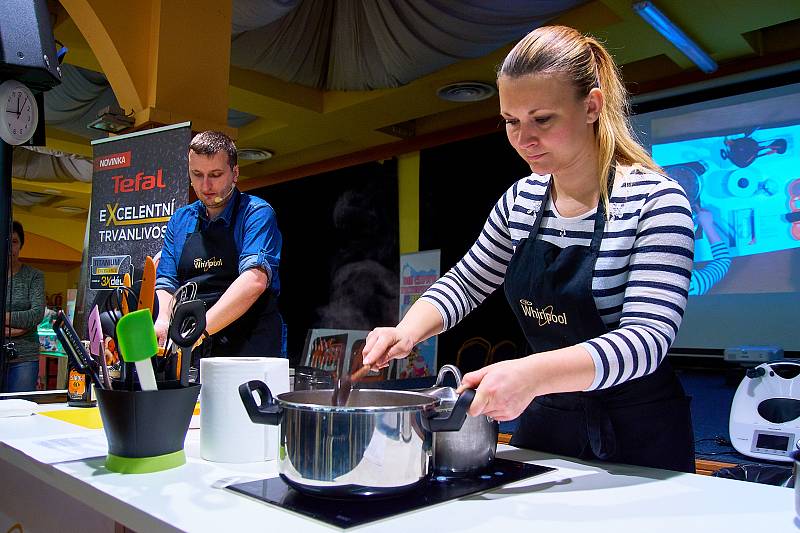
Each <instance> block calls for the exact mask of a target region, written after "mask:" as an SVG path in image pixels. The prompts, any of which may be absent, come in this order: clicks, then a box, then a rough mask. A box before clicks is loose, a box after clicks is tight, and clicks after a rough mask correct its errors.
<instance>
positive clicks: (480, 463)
mask: <svg viewBox="0 0 800 533" xmlns="http://www.w3.org/2000/svg"><path fill="white" fill-rule="evenodd" d="M447 374H452V375H453V378H454V379H455V388H454V387H448V386H445V385H444V378H445V376H446V375H447ZM460 386H461V371H460V370H459V369H458V367H456V366H453V365H444V366H442V368H441V370H439V375H438V376H436V385H435V386H434V387H433V388H430V389H420V390H419V392H421V393H423V394H427V395H429V396H433V397H434V398H438V399H439V400H440V401H441V403H440V404H439V410H440V411H442V412H447V411H448V410H449V409H452V408H453V407H454V406H455V405H456V403H457V401H458V398H459V395H458V394H456V389H457V388H458V387H460ZM499 429H500V427H499V424H498V423H497V421H496V420H494V419H492V418H490V417H488V416H486V415H478V416H467V418H466V420H465V421H464V424H463V425H462V426H461V429H460V430H458V431H447V432H442V433H436V434H434V436H433V465H434V468H435V470H436V472H437V474H442V475H446V476H466V475H470V474H472V473H473V472H476V471H478V470H481V469H483V468H485V467H487V466H488V465H489V463H491V462H492V461H493V460H494V457H495V453H496V452H497V435H498V433H499Z"/></svg>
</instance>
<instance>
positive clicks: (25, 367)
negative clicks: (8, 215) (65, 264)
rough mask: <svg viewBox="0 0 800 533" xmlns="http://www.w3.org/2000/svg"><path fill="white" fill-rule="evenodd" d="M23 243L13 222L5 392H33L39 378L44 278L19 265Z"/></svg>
mask: <svg viewBox="0 0 800 533" xmlns="http://www.w3.org/2000/svg"><path fill="white" fill-rule="evenodd" d="M24 244H25V231H24V230H23V229H22V224H20V223H19V222H17V221H16V220H15V221H14V222H13V224H12V228H11V258H10V261H9V282H8V296H7V298H6V310H7V311H6V320H5V323H6V335H5V337H6V338H7V339H8V341H10V342H13V343H14V352H15V356H14V357H13V358H11V359H9V361H8V373H7V378H6V389H7V392H24V391H32V390H36V381H37V379H38V377H39V334H38V331H37V326H38V325H39V323H40V322H41V321H42V318H44V301H45V299H44V275H43V274H42V272H41V270H37V269H35V268H32V267H30V266H28V265H25V264H23V263H22V262H20V260H19V252H20V250H21V249H22V246H23V245H24Z"/></svg>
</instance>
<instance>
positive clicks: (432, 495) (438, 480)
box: [227, 459, 555, 529]
mask: <svg viewBox="0 0 800 533" xmlns="http://www.w3.org/2000/svg"><path fill="white" fill-rule="evenodd" d="M551 470H555V469H554V468H549V467H546V466H539V465H532V464H528V463H520V462H518V461H509V460H507V459H495V460H494V461H493V462H492V464H490V465H489V467H487V468H486V469H484V470H482V471H480V472H477V473H475V474H474V475H471V476H469V477H444V476H434V477H431V478H429V479H427V480H425V481H423V482H422V483H421V484H420V485H418V486H417V487H415V488H414V489H413V490H411V491H409V492H405V493H403V494H401V495H398V496H394V497H390V498H381V499H380V502H381V505H364V500H363V499H361V500H334V499H327V498H316V497H314V496H307V495H305V494H301V493H299V492H297V491H296V490H294V489H292V488H291V487H289V486H288V485H287V484H286V483H285V482H284V481H283V480H282V479H281V478H279V477H276V478H270V479H262V480H259V481H250V482H247V483H239V484H236V485H229V486H228V487H227V488H228V489H230V490H232V491H234V492H238V493H241V494H244V495H246V496H251V497H253V498H257V499H259V500H261V501H264V502H266V503H268V504H271V505H275V506H277V507H280V508H282V509H287V510H289V511H294V512H295V513H300V514H301V515H304V516H307V517H309V518H314V519H316V520H320V521H322V522H325V523H327V524H330V525H333V526H337V527H340V528H344V529H346V528H349V527H353V526H360V525H363V524H366V523H369V522H373V521H375V520H380V519H382V518H388V517H390V516H395V515H399V514H402V513H407V512H408V511H413V510H414V509H420V508H422V507H427V506H429V505H434V504H437V503H442V502H446V501H448V500H455V499H456V498H461V497H463V496H467V495H470V494H475V493H478V492H484V491H487V490H490V489H494V488H497V487H500V486H501V485H506V484H508V483H513V482H514V481H519V480H521V479H526V478H529V477H533V476H538V475H540V474H544V473H545V472H550V471H551Z"/></svg>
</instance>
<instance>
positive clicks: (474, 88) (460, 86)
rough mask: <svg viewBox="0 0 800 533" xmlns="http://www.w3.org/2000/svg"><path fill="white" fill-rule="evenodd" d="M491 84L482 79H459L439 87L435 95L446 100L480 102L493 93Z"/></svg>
mask: <svg viewBox="0 0 800 533" xmlns="http://www.w3.org/2000/svg"><path fill="white" fill-rule="evenodd" d="M496 92H497V90H495V88H494V86H493V85H490V84H488V83H484V82H482V81H459V82H456V83H451V84H449V85H445V86H444V87H439V89H438V90H437V91H436V96H438V97H439V98H441V99H442V100H447V101H448V102H460V103H464V102H480V101H481V100H486V99H487V98H491V97H492V96H494V95H495V93H496Z"/></svg>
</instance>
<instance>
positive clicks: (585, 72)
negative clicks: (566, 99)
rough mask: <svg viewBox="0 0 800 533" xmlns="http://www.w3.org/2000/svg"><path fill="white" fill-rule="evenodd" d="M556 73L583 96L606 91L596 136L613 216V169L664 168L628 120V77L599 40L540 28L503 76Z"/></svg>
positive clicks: (603, 193) (603, 190) (512, 55)
mask: <svg viewBox="0 0 800 533" xmlns="http://www.w3.org/2000/svg"><path fill="white" fill-rule="evenodd" d="M556 73H558V74H561V75H563V76H565V77H566V79H568V80H570V82H571V83H572V84H573V85H574V86H575V88H576V89H577V92H578V94H579V95H580V97H585V96H586V95H588V94H589V91H591V90H592V89H593V88H595V87H597V88H599V89H600V90H601V91H602V92H603V97H604V103H603V108H602V109H601V111H600V115H599V117H598V119H597V121H596V122H595V124H594V128H595V130H594V131H595V138H596V139H597V147H598V169H599V176H598V177H597V179H598V183H599V185H600V197H601V198H602V201H603V204H604V205H605V207H606V216H609V215H608V213H609V212H610V210H609V195H608V175H609V172H610V170H611V167H612V165H615V164H622V165H633V164H637V163H638V164H640V165H642V166H644V167H646V168H650V169H652V170H655V171H657V172H661V169H660V168H659V166H658V165H657V164H656V163H655V162H654V161H653V159H652V157H650V154H648V153H647V150H645V149H644V148H643V147H642V146H641V144H639V142H638V141H637V139H636V135H635V134H634V132H633V129H632V128H631V125H630V121H629V119H628V117H629V115H630V104H629V101H628V93H627V90H626V89H625V85H624V84H623V83H622V76H621V75H620V73H619V69H618V68H617V65H616V64H615V63H614V60H613V58H612V57H611V55H610V54H609V53H608V51H607V50H606V49H605V48H604V47H603V45H602V44H600V43H599V42H598V41H597V40H596V39H594V38H593V37H589V36H586V35H583V34H581V33H580V32H578V31H577V30H575V29H573V28H569V27H567V26H543V27H541V28H537V29H535V30H533V31H532V32H530V33H529V34H528V35H526V36H525V37H524V38H523V39H522V40H521V41H520V42H519V43H517V45H516V46H514V48H513V49H512V50H511V52H509V54H508V56H506V58H505V60H504V61H503V64H502V65H501V67H500V69H499V70H498V72H497V77H498V78H499V77H501V76H508V77H512V78H515V77H520V76H527V75H530V74H556Z"/></svg>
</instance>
